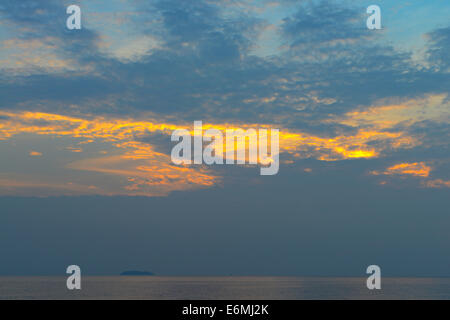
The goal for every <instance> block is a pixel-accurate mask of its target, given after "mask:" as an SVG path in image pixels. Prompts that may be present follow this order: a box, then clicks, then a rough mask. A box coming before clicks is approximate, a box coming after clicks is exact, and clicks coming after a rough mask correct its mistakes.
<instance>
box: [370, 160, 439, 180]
mask: <svg viewBox="0 0 450 320" xmlns="http://www.w3.org/2000/svg"><path fill="white" fill-rule="evenodd" d="M430 171H431V167H429V166H427V165H426V164H425V163H424V162H414V163H399V164H396V165H394V166H392V167H389V168H387V169H386V170H385V171H383V172H379V171H372V172H371V173H372V174H373V175H381V174H383V175H411V176H415V177H422V178H427V177H428V176H429V175H430Z"/></svg>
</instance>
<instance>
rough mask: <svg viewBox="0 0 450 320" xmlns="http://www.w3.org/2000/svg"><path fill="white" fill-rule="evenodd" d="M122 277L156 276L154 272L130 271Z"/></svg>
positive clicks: (123, 273)
mask: <svg viewBox="0 0 450 320" xmlns="http://www.w3.org/2000/svg"><path fill="white" fill-rule="evenodd" d="M120 275H121V276H154V275H155V274H154V273H153V272H149V271H136V270H130V271H124V272H122V273H121V274H120Z"/></svg>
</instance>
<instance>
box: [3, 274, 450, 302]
mask: <svg viewBox="0 0 450 320" xmlns="http://www.w3.org/2000/svg"><path fill="white" fill-rule="evenodd" d="M0 299H1V300H4V299H150V300H172V299H174V300H179V299H183V300H197V299H201V300H300V299H445V300H448V299H450V278H383V279H382V289H381V290H374V291H371V290H368V289H367V287H366V278H287V277H286V278H283V277H87V276H85V277H83V278H82V289H81V290H74V291H69V290H67V288H66V278H64V277H0Z"/></svg>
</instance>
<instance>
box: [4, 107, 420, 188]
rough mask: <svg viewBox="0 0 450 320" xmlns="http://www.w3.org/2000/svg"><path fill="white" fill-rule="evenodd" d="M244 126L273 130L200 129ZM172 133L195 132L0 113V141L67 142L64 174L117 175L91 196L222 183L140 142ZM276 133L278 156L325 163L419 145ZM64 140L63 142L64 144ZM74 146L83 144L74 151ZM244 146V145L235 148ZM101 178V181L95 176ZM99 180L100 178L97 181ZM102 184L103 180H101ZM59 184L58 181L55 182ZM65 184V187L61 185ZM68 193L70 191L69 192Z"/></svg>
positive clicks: (387, 136) (397, 137) (368, 135)
mask: <svg viewBox="0 0 450 320" xmlns="http://www.w3.org/2000/svg"><path fill="white" fill-rule="evenodd" d="M211 128H214V129H218V130H221V131H222V132H225V131H226V130H227V129H237V128H242V129H244V130H246V129H249V128H255V129H259V128H267V129H269V128H271V126H269V125H267V124H242V123H240V124H229V123H226V124H223V123H222V124H214V123H211V124H206V123H205V124H204V125H203V130H207V129H211ZM176 129H187V130H189V131H190V132H192V133H193V124H191V123H189V124H185V125H180V124H175V123H170V122H164V121H161V120H159V121H158V120H155V119H148V120H144V119H141V118H139V119H135V118H126V119H117V118H113V117H100V116H90V115H86V116H84V117H74V116H66V115H60V114H50V113H43V112H11V111H10V112H8V111H0V140H5V141H7V140H8V139H10V138H11V137H13V136H21V135H30V134H31V135H36V136H40V137H45V136H51V137H52V139H53V138H55V137H56V138H58V137H60V138H64V139H66V140H67V138H70V141H68V143H70V144H69V146H67V147H66V150H70V151H73V152H78V155H79V156H81V157H82V159H79V157H78V156H77V159H78V160H76V161H74V160H72V161H69V162H67V163H66V164H65V167H66V169H68V170H77V171H80V170H81V171H85V172H95V173H96V174H99V175H107V176H111V177H115V180H114V183H115V184H117V186H111V185H107V183H103V185H98V183H97V184H96V183H94V182H95V181H94V182H92V181H90V182H89V183H83V182H80V185H95V186H96V188H91V189H90V190H89V193H97V194H126V195H144V196H155V195H158V196H159V195H167V194H168V193H169V192H171V191H174V190H189V189H195V188H205V187H210V186H212V185H215V184H217V183H220V181H221V179H220V177H217V176H216V175H215V174H213V173H212V171H211V169H210V168H209V167H199V166H191V167H181V166H175V165H173V164H172V163H171V159H170V157H169V156H168V155H166V154H163V153H159V152H156V151H155V148H154V146H152V145H151V143H146V142H142V141H144V140H145V139H144V138H145V137H147V136H148V135H149V134H151V133H158V134H160V135H165V136H167V141H168V144H170V135H171V134H172V132H173V131H174V130H176ZM278 129H280V153H286V154H289V155H291V156H292V158H293V159H304V158H315V159H319V160H323V161H336V160H345V159H361V158H363V159H364V158H375V157H380V156H381V154H382V153H383V152H384V151H385V150H387V149H389V150H392V149H398V148H410V147H412V146H414V145H416V144H417V141H416V140H415V139H414V138H412V137H410V136H408V135H406V134H405V133H403V132H389V131H387V130H378V129H376V128H361V129H359V130H358V131H356V133H354V134H351V135H345V134H341V135H337V136H332V137H326V136H317V135H312V134H308V133H305V132H301V131H299V130H293V129H285V128H278ZM66 140H65V141H66ZM95 143H101V144H102V145H101V150H102V151H103V152H102V153H103V154H108V156H105V157H100V158H99V157H98V154H99V152H100V151H99V150H96V151H95V153H96V156H94V157H93V156H92V153H90V152H89V146H91V145H92V144H95ZM74 144H78V145H80V146H81V145H83V149H81V147H75V146H73V145H74ZM237 148H246V146H244V145H242V146H237ZM81 151H83V152H82V153H81ZM98 179H100V178H98ZM100 180H102V179H100ZM102 181H103V180H102ZM58 183H60V182H58ZM64 185H65V184H64ZM69 189H70V188H69Z"/></svg>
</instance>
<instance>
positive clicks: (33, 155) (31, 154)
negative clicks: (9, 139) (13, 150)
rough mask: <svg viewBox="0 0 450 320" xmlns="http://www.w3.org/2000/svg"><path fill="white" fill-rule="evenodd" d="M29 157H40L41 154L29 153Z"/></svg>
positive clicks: (36, 152)
mask: <svg viewBox="0 0 450 320" xmlns="http://www.w3.org/2000/svg"><path fill="white" fill-rule="evenodd" d="M29 155H30V157H41V156H42V153H41V152H38V151H30V152H29Z"/></svg>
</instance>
